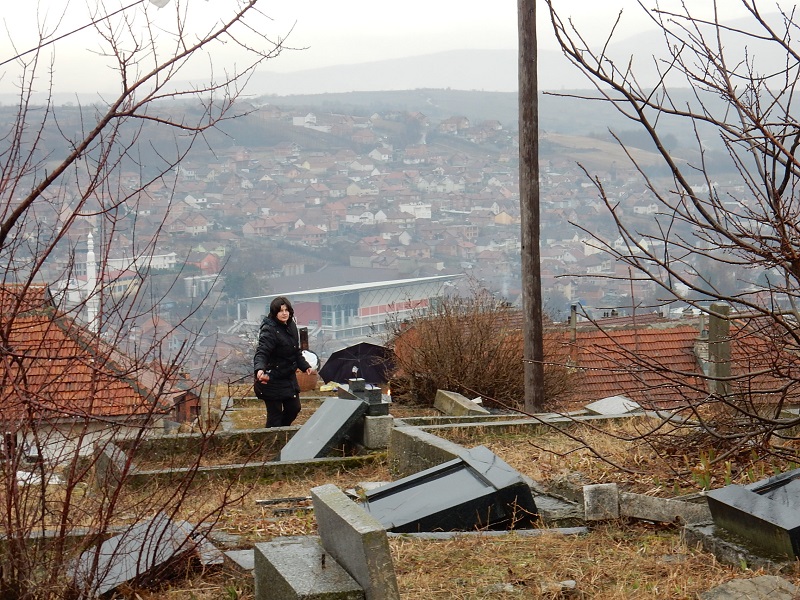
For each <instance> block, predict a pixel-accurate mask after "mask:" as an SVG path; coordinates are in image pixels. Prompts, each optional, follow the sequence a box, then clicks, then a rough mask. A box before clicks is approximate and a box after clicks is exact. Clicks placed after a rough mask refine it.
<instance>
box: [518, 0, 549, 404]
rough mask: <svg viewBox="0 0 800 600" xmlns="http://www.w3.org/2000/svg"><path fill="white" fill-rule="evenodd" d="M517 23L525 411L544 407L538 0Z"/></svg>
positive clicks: (524, 4) (530, 0)
mask: <svg viewBox="0 0 800 600" xmlns="http://www.w3.org/2000/svg"><path fill="white" fill-rule="evenodd" d="M517 13H518V28H519V204H520V218H521V222H522V232H521V239H522V310H523V312H524V320H523V323H524V324H523V328H522V335H523V337H524V345H523V356H524V362H523V368H524V369H525V410H526V411H527V412H538V411H541V410H543V409H544V400H545V399H544V349H543V342H542V329H543V326H542V285H541V280H542V278H541V270H540V260H539V256H540V255H539V96H538V94H539V81H538V75H537V72H536V64H537V49H536V0H517Z"/></svg>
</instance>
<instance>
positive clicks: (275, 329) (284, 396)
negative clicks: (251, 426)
mask: <svg viewBox="0 0 800 600" xmlns="http://www.w3.org/2000/svg"><path fill="white" fill-rule="evenodd" d="M297 369H300V370H301V371H305V372H306V373H308V374H309V375H310V374H312V373H313V372H314V369H313V368H312V367H311V365H309V364H308V361H306V359H305V358H304V357H303V352H302V350H301V349H300V336H299V334H298V331H297V325H296V324H295V322H294V309H293V308H292V303H291V302H289V300H288V299H287V298H284V297H283V296H279V297H277V298H275V299H274V300H273V301H272V302H271V303H270V305H269V314H268V315H267V316H266V317H264V320H263V321H262V322H261V329H260V330H259V334H258V347H257V348H256V353H255V356H254V357H253V370H254V372H255V383H254V387H255V392H256V396H257V397H259V398H261V399H262V400H263V401H264V404H266V406H267V427H285V426H286V425H291V424H292V421H294V419H295V417H296V416H297V414H298V413H299V412H300V385H299V384H298V383H297V375H296V371H297Z"/></svg>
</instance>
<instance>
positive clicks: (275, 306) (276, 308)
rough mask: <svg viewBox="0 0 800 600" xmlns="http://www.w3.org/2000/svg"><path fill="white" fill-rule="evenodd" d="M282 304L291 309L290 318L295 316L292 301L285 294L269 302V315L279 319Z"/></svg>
mask: <svg viewBox="0 0 800 600" xmlns="http://www.w3.org/2000/svg"><path fill="white" fill-rule="evenodd" d="M281 306H286V308H288V309H289V318H290V319H291V318H294V309H293V308H292V303H291V302H289V299H288V298H286V297H285V296H278V297H277V298H275V299H274V300H273V301H272V302H270V303H269V316H270V317H272V318H273V319H277V317H278V313H279V312H280V311H281Z"/></svg>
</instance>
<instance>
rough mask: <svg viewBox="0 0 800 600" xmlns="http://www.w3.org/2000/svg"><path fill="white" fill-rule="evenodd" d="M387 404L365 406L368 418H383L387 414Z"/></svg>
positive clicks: (379, 403) (376, 403)
mask: <svg viewBox="0 0 800 600" xmlns="http://www.w3.org/2000/svg"><path fill="white" fill-rule="evenodd" d="M390 406H391V403H389V402H383V401H381V402H370V403H368V404H367V414H368V415H369V416H370V417H385V416H386V415H388V414H389V407H390Z"/></svg>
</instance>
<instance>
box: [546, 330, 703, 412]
mask: <svg viewBox="0 0 800 600" xmlns="http://www.w3.org/2000/svg"><path fill="white" fill-rule="evenodd" d="M670 325H672V326H661V327H636V328H633V327H626V328H620V329H606V330H602V331H601V330H599V329H597V328H592V329H585V328H578V330H577V332H576V335H575V341H574V342H573V341H572V340H571V336H572V334H571V333H570V332H569V331H561V332H559V334H558V335H559V337H560V340H561V341H560V346H561V348H560V352H561V353H563V355H564V356H567V357H569V358H568V364H570V365H572V366H574V369H575V370H574V376H575V381H574V383H573V386H572V388H573V389H572V390H571V392H570V393H569V394H568V396H567V401H568V402H570V403H576V404H578V403H579V404H587V403H589V402H594V401H596V400H601V399H603V398H607V397H609V396H618V395H621V396H626V397H628V398H630V399H631V400H634V401H635V402H638V403H639V404H640V405H642V406H644V407H646V408H665V407H668V406H672V405H674V404H676V403H680V402H682V401H683V400H684V399H685V398H686V397H691V398H697V397H698V396H701V397H702V396H705V395H706V394H705V392H704V390H705V385H704V383H703V382H702V381H701V380H700V379H699V377H698V376H697V375H699V374H700V371H699V370H698V367H699V364H698V361H697V359H696V358H695V354H694V341H695V340H696V339H697V337H698V333H699V332H698V329H697V327H696V326H694V325H686V324H682V323H678V324H670ZM551 335H552V334H551ZM676 373H677V374H676Z"/></svg>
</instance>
